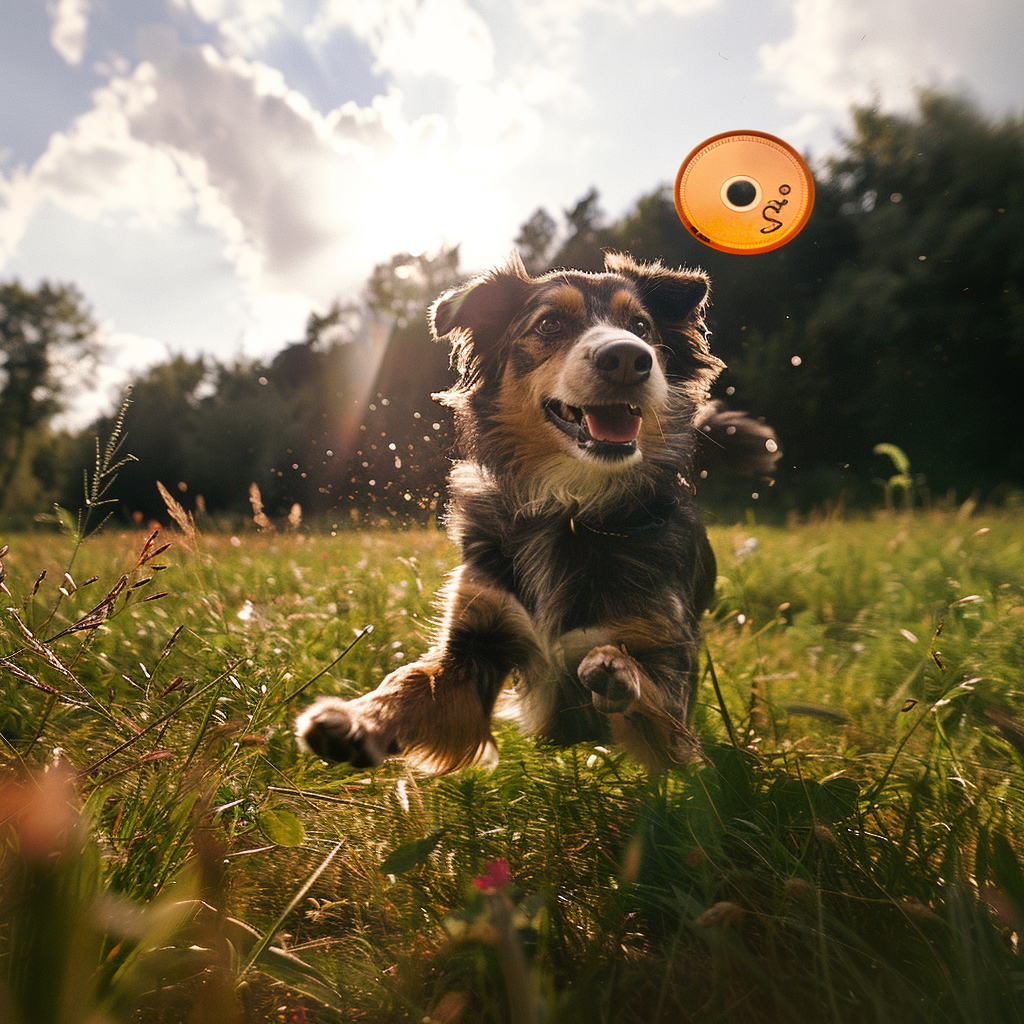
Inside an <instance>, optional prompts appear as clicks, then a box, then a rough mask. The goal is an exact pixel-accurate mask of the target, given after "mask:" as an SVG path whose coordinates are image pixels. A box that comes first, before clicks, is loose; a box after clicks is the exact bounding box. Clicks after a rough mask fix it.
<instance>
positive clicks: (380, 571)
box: [0, 512, 1024, 1024]
mask: <svg viewBox="0 0 1024 1024" xmlns="http://www.w3.org/2000/svg"><path fill="white" fill-rule="evenodd" d="M186 527H188V524H186ZM168 541H171V542H173V543H172V546H171V547H170V548H168V549H166V550H163V551H161V550H160V549H161V548H162V546H163V545H164V543H166V542H168ZM712 541H713V543H714V546H715V549H716V552H717V553H718V557H719V573H720V579H719V587H718V593H717V597H716V605H715V607H714V608H713V610H712V612H711V613H710V614H709V616H708V617H707V620H706V625H707V651H706V661H705V664H704V666H703V667H704V672H703V675H702V682H701V688H700V693H699V695H698V700H699V704H698V708H697V713H696V720H697V722H696V724H697V727H698V730H699V732H700V734H701V735H702V737H703V738H704V741H705V745H706V749H707V752H708V755H709V759H708V762H707V763H706V764H702V765H694V766H687V767H681V768H679V769H677V770H675V771H673V772H671V773H669V774H668V775H665V776H662V777H659V778H654V779H650V778H647V777H645V776H643V775H642V774H641V773H640V772H639V771H638V770H637V769H636V768H635V767H634V766H633V765H632V764H630V763H629V762H628V761H626V760H625V759H623V758H622V757H621V756H620V755H619V754H618V753H617V752H616V751H614V750H607V749H604V748H601V747H595V746H580V747H577V748H570V749H567V750H551V749H545V748H542V747H538V746H537V745H536V744H535V743H534V742H533V741H532V740H530V739H528V738H524V737H522V736H520V735H519V734H518V733H517V732H516V730H515V729H514V727H512V726H508V725H502V726H500V727H499V734H498V737H499V749H500V752H501V757H502V760H501V763H500V764H499V766H498V767H497V769H495V770H494V771H490V772H488V771H484V770H470V771H466V772H462V773H460V774H457V775H453V776H449V777H444V778H439V779H425V778H422V777H419V776H415V775H412V774H410V773H409V772H408V771H407V770H406V769H404V768H403V766H402V765H401V763H393V764H389V765H387V766H385V768H383V769H382V770H380V771H377V772H375V773H357V772H353V771H350V770H348V769H338V768H327V767H325V766H324V765H322V764H321V763H319V762H317V761H316V760H314V759H312V758H309V757H306V756H304V755H300V754H299V753H298V751H297V749H296V746H295V743H294V740H293V738H292V735H291V722H292V719H293V717H294V713H295V711H296V709H297V708H300V707H301V706H303V705H304V704H305V703H306V702H307V701H308V700H309V699H311V698H312V697H313V696H315V695H317V694H320V693H326V692H335V693H342V694H356V693H359V692H363V691H365V690H367V689H370V688H372V687H373V686H374V685H376V683H377V682H378V681H379V679H380V678H381V677H382V675H383V674H384V673H385V672H387V671H389V670H390V669H392V668H394V667H396V666H397V665H398V664H400V663H401V662H402V661H403V660H406V659H410V658H415V657H416V656H417V654H418V653H419V652H420V651H421V650H422V649H423V647H424V646H425V645H426V642H427V636H428V635H429V620H430V617H431V615H432V614H433V604H432V601H433V595H434V592H435V591H436V589H437V587H438V585H439V583H440V581H441V579H442V577H443V574H444V573H445V571H446V570H447V569H449V568H450V567H451V566H452V565H453V564H454V561H455V553H454V551H453V550H452V549H451V548H450V546H449V545H448V544H447V542H446V540H445V539H444V537H443V536H442V535H441V534H440V533H439V532H438V531H419V532H405V533H402V532H390V533H389V532H383V531H382V532H342V533H339V534H338V535H337V536H330V535H315V534H309V535H301V534H299V533H298V532H295V531H293V532H290V533H261V534H258V535H257V534H252V533H247V534H243V535H241V536H240V537H228V536H220V535H201V534H199V533H193V532H190V531H188V530H186V532H185V533H182V532H180V531H177V530H176V531H174V533H173V534H172V533H171V532H170V531H166V532H164V533H160V534H158V535H157V536H156V537H149V538H147V534H146V533H143V532H139V533H116V532H108V533H102V534H99V535H96V536H94V537H92V538H91V539H89V540H88V541H87V542H86V543H85V544H84V545H83V546H81V547H80V548H78V549H73V546H72V545H71V544H70V543H69V542H67V541H66V540H63V539H61V538H60V537H58V536H56V535H43V534H34V535H17V536H12V537H7V538H0V547H3V545H4V544H5V543H6V545H7V547H8V550H7V551H6V553H5V554H4V555H3V556H2V560H3V565H4V570H3V571H4V572H6V579H5V580H4V582H3V586H4V587H5V588H6V590H4V591H3V592H0V772H2V776H0V858H2V859H0V1020H10V1021H12V1022H17V1024H29V1022H35V1021H59V1022H61V1024H71V1022H79V1021H81V1022H99V1021H129V1020H131V1021H168V1022H170V1021H211V1022H212V1021H225V1022H230V1021H234V1020H239V1021H242V1020H253V1021H277V1020H280V1021H296V1022H300V1021H343V1020H344V1021H349V1020H363V1021H380V1022H384V1021H410V1022H414V1021H415V1022H419V1021H423V1020H426V1019H432V1020H436V1021H439V1022H440V1021H444V1022H456V1021H465V1022H469V1021H506V1020H508V1021H514V1022H516V1024H520V1022H533V1021H536V1022H539V1021H572V1022H576V1021H579V1022H581V1024H582V1022H587V1024H590V1022H595V1021H609V1022H620V1021H622V1022H627V1021H629V1022H632V1021H636V1022H655V1021H665V1022H670V1021H671V1022H676V1021H731V1020H737V1021H739V1020H742V1021H783V1020H786V1021H805V1020H806V1021H836V1022H840V1021H841V1022H854V1021H900V1022H901V1024H903V1022H910V1021H1014V1020H1024V1001H1022V1000H1024V996H1022V992H1024V972H1022V970H1021V963H1020V958H1019V956H1018V953H1017V943H1018V933H1019V932H1020V931H1021V929H1022V927H1024V871H1022V869H1021V866H1020V860H1019V856H1020V851H1022V850H1024V844H1022V838H1024V831H1022V820H1024V798H1022V793H1024V780H1022V776H1021V758H1022V755H1024V717H1022V709H1024V696H1022V691H1024V528H1022V526H1021V524H1020V523H1019V522H1017V521H1015V520H1014V519H1013V518H1011V517H1010V516H1000V515H997V514H992V515H978V514H975V515H973V516H969V515H967V513H966V512H965V513H964V514H962V515H959V514H957V513H955V512H945V513H934V514H919V515H916V516H909V515H899V516H898V515H891V514H890V515H886V516H883V517H879V518H877V519H875V520H871V521H867V520H865V521H857V522H842V521H829V522H820V523H812V524H806V525H802V526H798V527H793V528H791V529H787V530H777V529H769V528H762V527H756V528H753V527H747V528H732V529H726V528H717V529H714V530H712ZM161 567H163V568H161ZM44 570H45V577H43V578H42V579H40V575H41V573H42V572H43V571H44ZM65 573H67V575H65ZM93 577H95V579H93ZM89 581H91V582H89ZM367 625H372V627H373V630H372V632H369V633H366V632H364V627H365V626H367ZM353 641H356V642H355V643H354V646H351V649H348V648H349V646H350V645H352V644H353ZM347 649H348V650H347ZM346 651H347V653H346ZM506 865H507V873H506ZM474 880H476V884H474Z"/></svg>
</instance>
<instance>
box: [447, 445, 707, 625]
mask: <svg viewBox="0 0 1024 1024" xmlns="http://www.w3.org/2000/svg"><path fill="white" fill-rule="evenodd" d="M471 469H472V470H473V471H472V472H471ZM462 470H463V472H462V473H461V474H459V477H458V479H457V480H456V479H453V490H452V494H451V497H450V502H449V509H448V527H449V530H450V532H451V534H452V537H453V539H454V540H455V541H456V542H457V543H458V544H459V545H460V547H461V549H462V557H463V562H464V563H465V564H466V565H467V566H470V567H472V568H474V569H478V570H481V571H482V572H483V573H485V574H486V575H487V576H488V577H489V578H491V579H493V580H495V581H496V582H499V583H500V584H501V585H502V586H503V587H504V588H506V589H507V590H508V591H509V593H511V594H514V595H515V597H516V598H517V600H518V601H519V602H520V603H521V604H522V606H523V607H524V608H525V609H526V611H527V612H528V613H529V614H530V616H531V618H532V619H533V622H534V626H535V628H536V629H537V632H538V634H539V635H541V636H542V637H543V638H544V639H545V640H546V641H547V642H548V643H549V644H557V643H558V642H559V641H560V638H561V637H562V636H563V635H564V634H567V633H571V632H573V631H576V630H580V629H586V630H592V629H595V628H601V627H603V626H610V625H612V624H613V623H621V622H624V621H627V620H631V619H643V618H647V619H653V618H655V617H660V618H663V619H664V618H668V619H671V620H673V622H674V624H675V625H676V626H677V627H680V626H681V627H683V628H686V627H688V626H690V625H691V623H690V622H688V621H686V617H687V612H686V611H685V609H688V608H692V607H693V605H694V601H697V602H699V601H700V600H701V598H702V597H703V596H704V592H707V593H710V589H711V587H712V586H713V584H714V579H715V563H714V555H713V554H712V551H711V548H710V546H709V544H708V542H707V538H706V535H705V534H704V531H703V529H701V528H700V527H699V525H698V523H697V515H696V512H695V509H694V507H693V505H692V504H691V503H690V502H688V501H686V500H679V498H677V496H676V495H674V494H672V493H667V494H662V495H652V496H651V497H650V498H649V499H648V500H647V501H646V502H644V503H642V504H640V505H639V506H638V507H637V508H635V509H632V510H630V511H629V514H628V515H626V516H622V517H617V518H616V517H613V516H609V517H606V518H605V519H603V520H600V521H598V520H594V519H593V518H587V517H583V516H576V515H572V514H570V513H568V512H566V511H563V512H561V513H557V514H552V513H551V512H542V513H539V514H532V513H529V512H524V511H522V509H517V508H516V507H514V504H512V503H511V501H510V499H509V498H507V497H506V496H505V495H504V494H503V493H502V492H501V490H500V488H499V487H498V486H497V485H496V484H494V483H493V482H489V481H488V475H487V474H486V473H485V472H484V471H482V470H480V469H479V468H477V467H471V466H468V465H466V464H463V467H462ZM470 481H471V483H470ZM683 497H685V495H684V496H683ZM510 505H511V507H510ZM695 567H698V568H702V569H703V571H698V572H696V573H695V572H694V569H695ZM694 591H697V592H696V593H695V592H694ZM690 618H691V619H692V613H690Z"/></svg>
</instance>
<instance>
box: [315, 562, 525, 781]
mask: <svg viewBox="0 0 1024 1024" xmlns="http://www.w3.org/2000/svg"><path fill="white" fill-rule="evenodd" d="M540 656H541V655H540V647H539V644H538V643H537V640H536V636H535V634H534V631H533V626H532V624H531V622H530V617H529V615H528V614H527V612H526V610H525V609H524V608H523V607H522V605H521V604H519V602H518V601H517V600H516V599H515V598H514V597H512V596H511V595H510V594H509V593H507V592H506V591H504V590H502V589H501V588H500V587H498V586H496V585H494V584H493V583H491V582H490V581H489V580H487V579H485V578H483V577H481V576H480V575H478V574H476V573H474V572H473V570H471V569H468V568H467V567H466V566H460V567H459V568H458V569H457V570H456V571H455V573H453V575H452V579H451V581H450V583H449V585H448V587H447V588H446V592H445V616H444V622H443V625H442V629H441V633H440V636H439V637H438V641H437V643H436V644H435V645H434V647H432V648H431V649H430V650H429V651H428V652H427V653H426V654H425V655H424V657H423V658H422V659H421V660H420V661H417V662H414V663H412V664H410V665H404V666H403V667H402V668H400V669H397V670H396V671H394V672H392V673H391V674H390V675H389V676H388V677H387V678H386V679H384V681H383V682H382V683H381V684H380V686H378V687H377V689H376V690H374V691H373V692H372V693H368V694H365V695H364V696H362V697H357V698H355V699H354V700H341V699H340V698H338V697H324V698H321V699H320V700H318V701H317V702H316V703H314V704H313V705H312V706H311V707H309V708H307V710H306V711H305V712H303V714H302V715H301V716H300V717H299V719H298V722H297V723H296V732H297V734H298V736H299V739H300V741H301V742H302V743H303V744H304V745H305V746H306V747H307V748H308V749H309V750H311V751H312V752H313V753H315V754H318V755H319V756H320V757H323V758H325V759H326V760H329V761H348V762H350V763H351V764H353V765H355V766H356V767H370V766H374V765H378V764H380V763H381V761H383V760H384V759H385V758H386V757H390V756H393V755H398V754H401V755H403V756H406V757H408V758H410V759H411V760H413V761H416V762H418V763H419V764H420V765H421V766H422V767H424V768H426V769H428V770H430V771H435V772H444V771H451V770H452V769H454V768H461V767H465V766H466V765H470V764H473V763H475V762H477V761H480V760H482V759H486V758H487V757H489V756H493V754H494V738H493V737H492V736H491V727H490V721H491V712H492V711H493V710H494V702H495V700H496V699H497V696H498V693H499V692H500V690H501V688H502V686H503V685H504V683H505V680H506V679H507V678H508V676H509V674H510V673H511V672H512V671H513V669H515V668H517V667H522V666H525V665H527V664H528V663H529V662H530V661H531V660H533V659H536V658H539V657H540Z"/></svg>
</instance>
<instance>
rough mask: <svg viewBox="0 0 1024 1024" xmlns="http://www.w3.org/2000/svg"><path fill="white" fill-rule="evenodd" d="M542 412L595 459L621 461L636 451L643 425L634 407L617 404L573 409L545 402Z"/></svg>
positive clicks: (553, 400)
mask: <svg viewBox="0 0 1024 1024" xmlns="http://www.w3.org/2000/svg"><path fill="white" fill-rule="evenodd" d="M544 411H545V412H546V413H547V417H548V420H550V422H552V423H553V424H554V425H555V426H556V427H558V429H559V430H561V431H562V433H563V434H567V435H568V436H569V437H571V438H572V439H573V440H574V441H576V442H577V443H578V444H579V446H580V447H581V448H585V449H586V450H587V451H589V452H593V453H594V454H595V455H601V456H604V457H606V458H622V457H623V456H626V455H631V454H632V453H633V452H635V451H636V442H637V438H638V437H639V436H640V427H641V425H642V424H643V416H642V414H641V412H640V409H639V407H638V406H635V405H627V404H626V403H625V402H618V403H615V404H613V405H588V406H582V407H577V406H574V405H569V404H568V403H566V402H561V401H559V400H558V399H557V398H549V399H548V400H547V401H546V402H545V403H544Z"/></svg>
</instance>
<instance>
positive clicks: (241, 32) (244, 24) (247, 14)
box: [172, 0, 286, 55]
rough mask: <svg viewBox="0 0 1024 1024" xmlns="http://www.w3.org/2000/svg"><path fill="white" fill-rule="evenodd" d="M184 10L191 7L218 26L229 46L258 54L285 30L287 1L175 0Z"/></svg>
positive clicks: (233, 49) (194, 11)
mask: <svg viewBox="0 0 1024 1024" xmlns="http://www.w3.org/2000/svg"><path fill="white" fill-rule="evenodd" d="M172 3H173V4H174V5H175V6H176V7H178V8H179V9H180V10H190V11H191V12H192V13H193V14H194V15H195V16H196V17H197V18H199V19H200V20H201V21H205V22H206V23H207V24H208V25H215V26H216V27H217V30H218V31H219V32H220V34H221V36H222V37H223V39H224V41H225V42H226V43H227V46H228V49H229V50H231V51H232V52H234V53H240V54H246V55H248V54H254V53H258V52H259V51H260V50H261V49H263V48H264V47H265V46H266V45H267V43H269V42H270V40H271V39H273V38H274V36H276V35H277V33H278V32H279V31H280V29H281V25H282V22H283V21H284V19H285V16H286V11H285V6H284V0H172Z"/></svg>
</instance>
